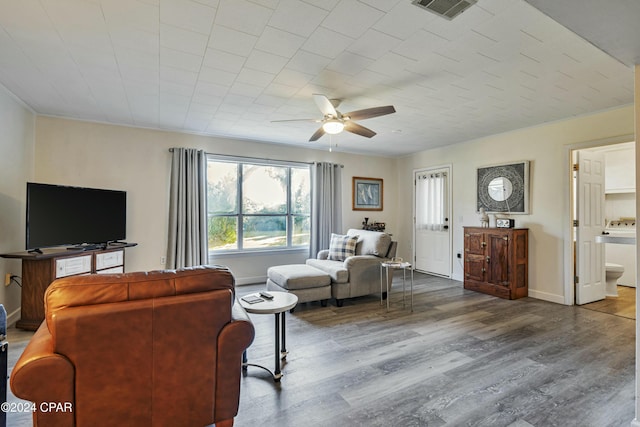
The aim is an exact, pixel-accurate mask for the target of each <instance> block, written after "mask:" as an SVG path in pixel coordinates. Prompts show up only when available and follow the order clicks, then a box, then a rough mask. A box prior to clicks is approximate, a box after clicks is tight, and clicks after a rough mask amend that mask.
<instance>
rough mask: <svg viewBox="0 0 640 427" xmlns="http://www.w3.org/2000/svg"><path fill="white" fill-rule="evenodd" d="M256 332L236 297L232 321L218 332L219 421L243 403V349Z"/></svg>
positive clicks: (217, 400)
mask: <svg viewBox="0 0 640 427" xmlns="http://www.w3.org/2000/svg"><path fill="white" fill-rule="evenodd" d="M254 335H255V330H254V328H253V323H251V320H250V319H249V315H248V314H247V312H246V311H245V309H244V308H242V306H241V305H240V303H238V301H235V302H234V304H233V307H232V309H231V322H229V323H227V324H226V325H225V326H224V328H222V330H221V331H220V335H218V366H217V367H216V372H217V379H216V391H215V402H216V403H215V405H216V406H215V410H214V414H213V415H214V419H215V421H216V422H220V421H224V420H232V419H233V417H235V416H236V414H237V412H238V405H239V403H240V378H241V376H242V372H241V370H242V353H243V352H244V351H245V350H246V349H247V347H249V345H251V343H252V342H253V338H254Z"/></svg>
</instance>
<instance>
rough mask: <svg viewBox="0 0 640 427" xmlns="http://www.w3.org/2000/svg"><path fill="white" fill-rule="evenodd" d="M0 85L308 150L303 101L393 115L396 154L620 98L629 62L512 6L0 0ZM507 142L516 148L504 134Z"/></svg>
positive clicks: (387, 139)
mask: <svg viewBox="0 0 640 427" xmlns="http://www.w3.org/2000/svg"><path fill="white" fill-rule="evenodd" d="M0 83H1V84H2V85H4V86H5V87H6V88H7V89H8V90H9V91H11V92H12V93H14V94H15V95H16V96H17V97H19V98H20V99H22V100H23V101H24V102H25V103H26V104H27V105H29V106H30V107H31V108H32V109H33V110H35V111H36V112H37V113H39V114H44V115H53V116H62V117H71V118H78V119H83V120H93V121H100V122H107V123H115V124H123V125H131V126H141V127H149V128H159V129H170V130H178V131H187V132H196V133H202V134H209V135H219V136H230V137H237V138H244V139H253V140H261V141H266V142H272V143H285V144H296V145H301V146H307V147H318V148H321V147H328V144H329V142H330V139H329V137H328V136H324V137H322V138H321V139H320V140H319V141H318V142H315V143H311V142H308V139H309V137H310V136H311V134H313V132H314V131H315V130H316V128H317V126H318V125H317V124H315V123H309V122H294V123H271V120H283V119H301V118H321V114H320V112H319V111H318V109H317V107H316V106H315V104H314V102H313V99H312V96H311V95H312V94H313V93H322V94H325V95H327V96H328V97H329V98H339V99H342V104H341V105H340V107H339V110H340V111H342V112H347V111H351V110H356V109H360V108H368V107H375V106H379V105H389V104H392V105H394V106H395V108H396V110H397V113H395V114H392V115H389V116H384V117H377V118H373V119H368V120H365V121H362V122H360V124H362V125H364V126H367V127H369V128H371V129H373V130H374V131H376V132H378V135H376V136H375V137H373V138H372V139H367V138H363V137H361V136H357V135H352V134H349V133H342V134H339V135H337V136H334V137H333V138H332V139H331V142H332V143H333V144H334V145H335V144H337V148H334V149H338V150H341V151H348V152H355V153H368V154H380V155H390V156H394V155H405V154H409V153H414V152H417V151H421V150H425V149H428V148H433V147H437V146H442V145H446V144H452V143H457V142H461V141H466V140H469V139H474V138H478V137H482V136H486V135H492V134H497V133H500V132H504V131H509V130H513V129H518V128H522V127H526V126H532V125H537V124H540V123H544V122H548V121H554V120H558V119H564V118H567V117H571V116H575V115H581V114H585V113H590V112H595V111H600V110H604V109H608V108H612V107H617V106H620V105H625V104H630V103H632V102H633V71H632V69H631V68H630V67H628V66H625V65H623V64H622V63H621V62H619V61H617V60H616V59H613V58H612V57H610V56H609V55H607V54H606V53H604V52H603V51H601V50H599V49H598V48H596V47H595V46H593V45H592V44H591V43H589V42H586V41H585V40H583V39H582V38H580V37H579V36H577V35H576V34H574V33H573V32H571V31H569V30H568V29H566V28H565V27H563V26H561V25H560V24H558V23H557V22H555V21H554V20H552V19H551V18H549V17H547V16H546V15H544V14H543V13H541V12H540V11H538V10H537V9H535V8H534V7H532V6H531V5H529V4H528V3H526V2H525V1H523V0H479V2H478V3H477V4H476V5H475V6H472V7H471V8H470V9H468V10H467V11H466V12H465V13H463V14H462V15H460V16H459V17H457V18H455V19H454V20H453V21H448V20H445V19H442V18H439V17H437V16H435V15H433V14H431V13H429V12H427V11H425V10H422V9H420V8H418V7H416V6H414V5H412V4H411V1H410V0H360V1H356V0H322V1H320V0H305V1H301V0H20V1H16V0H0ZM516 143H517V142H516Z"/></svg>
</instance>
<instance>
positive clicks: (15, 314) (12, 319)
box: [7, 307, 20, 327]
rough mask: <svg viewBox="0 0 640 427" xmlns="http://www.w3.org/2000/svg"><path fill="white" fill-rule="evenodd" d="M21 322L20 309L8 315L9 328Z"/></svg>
mask: <svg viewBox="0 0 640 427" xmlns="http://www.w3.org/2000/svg"><path fill="white" fill-rule="evenodd" d="M18 320H20V307H18V308H17V309H15V310H13V311H12V312H11V313H8V314H7V327H9V326H13V325H15V324H16V322H17V321H18Z"/></svg>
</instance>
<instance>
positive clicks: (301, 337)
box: [8, 272, 635, 427]
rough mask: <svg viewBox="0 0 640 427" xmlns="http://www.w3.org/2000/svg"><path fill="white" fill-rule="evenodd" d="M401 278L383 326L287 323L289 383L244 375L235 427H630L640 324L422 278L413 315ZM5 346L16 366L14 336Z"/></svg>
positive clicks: (264, 326) (368, 300)
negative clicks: (404, 305)
mask: <svg viewBox="0 0 640 427" xmlns="http://www.w3.org/2000/svg"><path fill="white" fill-rule="evenodd" d="M396 274H399V272H397V273H396ZM398 277H399V276H396V280H395V281H394V287H393V291H392V293H391V310H390V311H389V312H387V311H386V308H385V307H384V306H381V305H380V300H379V296H376V295H372V296H367V297H361V298H357V299H354V300H347V301H345V304H344V306H343V307H341V308H337V307H336V306H335V303H334V301H331V302H330V304H329V306H328V307H321V306H320V303H305V304H300V305H299V306H298V307H297V308H296V309H295V311H294V313H293V314H289V313H287V315H286V317H287V348H288V350H289V352H290V353H289V355H288V357H287V360H286V361H285V362H283V365H282V366H283V372H284V374H285V375H284V377H283V378H282V381H281V383H279V384H278V383H274V382H273V381H272V380H271V377H270V376H269V374H268V373H267V372H265V371H263V370H261V369H257V368H252V367H249V370H248V372H247V374H246V375H245V376H244V377H243V378H242V380H241V395H240V410H239V414H238V416H237V417H236V419H235V424H234V425H235V426H236V427H254V426H279V427H282V426H296V427H297V426H303V427H313V426H323V427H324V426H403V427H404V426H491V427H497V426H511V427H528V426H536V427H547V426H563V427H566V426H580V427H589V426H593V427H606V426H625V427H626V426H628V425H629V423H630V422H631V420H632V419H633V418H634V408H635V397H634V392H635V321H634V320H631V319H627V318H624V317H620V316H614V315H610V314H606V313H601V312H597V311H593V310H588V309H584V308H581V307H577V306H573V307H568V306H563V305H558V304H553V303H548V302H545V301H540V300H536V299H532V298H523V299H519V300H514V301H508V300H503V299H499V298H495V297H491V296H488V295H484V294H480V293H476V292H473V291H467V290H464V289H463V288H462V284H461V283H460V282H455V281H451V280H446V279H442V278H437V277H433V276H428V275H424V274H419V273H416V274H415V286H414V312H413V313H410V311H409V309H408V307H407V309H403V308H402V285H401V282H402V281H401V279H398ZM258 289H262V286H257V285H252V286H242V287H239V288H238V295H240V296H241V295H244V294H246V293H250V292H255V291H256V290H258ZM251 318H252V320H253V322H254V324H255V327H256V339H255V341H254V343H253V344H252V345H251V347H249V352H248V356H249V359H250V362H252V363H259V364H261V365H264V366H266V367H268V368H271V369H272V368H273V363H274V362H273V327H274V319H273V316H272V315H251ZM9 341H10V358H11V359H12V360H13V362H12V363H15V359H16V358H17V354H16V349H18V348H20V343H19V342H16V339H12V333H11V331H10V333H9ZM12 342H13V344H12ZM12 348H13V350H14V351H13V352H12V351H11V349H12ZM12 353H13V354H12ZM177 368H178V369H179V367H177ZM9 398H10V399H12V398H13V399H15V398H14V397H12V396H10V397H9ZM9 415H11V414H9ZM24 420H25V419H24V418H20V419H17V418H15V417H14V418H10V419H9V422H8V426H10V427H22V426H30V425H31V423H30V421H24Z"/></svg>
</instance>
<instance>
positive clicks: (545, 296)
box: [529, 288, 640, 427]
mask: <svg viewBox="0 0 640 427" xmlns="http://www.w3.org/2000/svg"><path fill="white" fill-rule="evenodd" d="M529 296H530V297H531V298H536V299H541V300H544V301H549V302H555V303H556V304H563V305H565V304H564V296H563V295H556V294H550V293H548V292H542V291H536V290H535V289H531V288H529ZM638 427H640V426H638Z"/></svg>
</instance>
